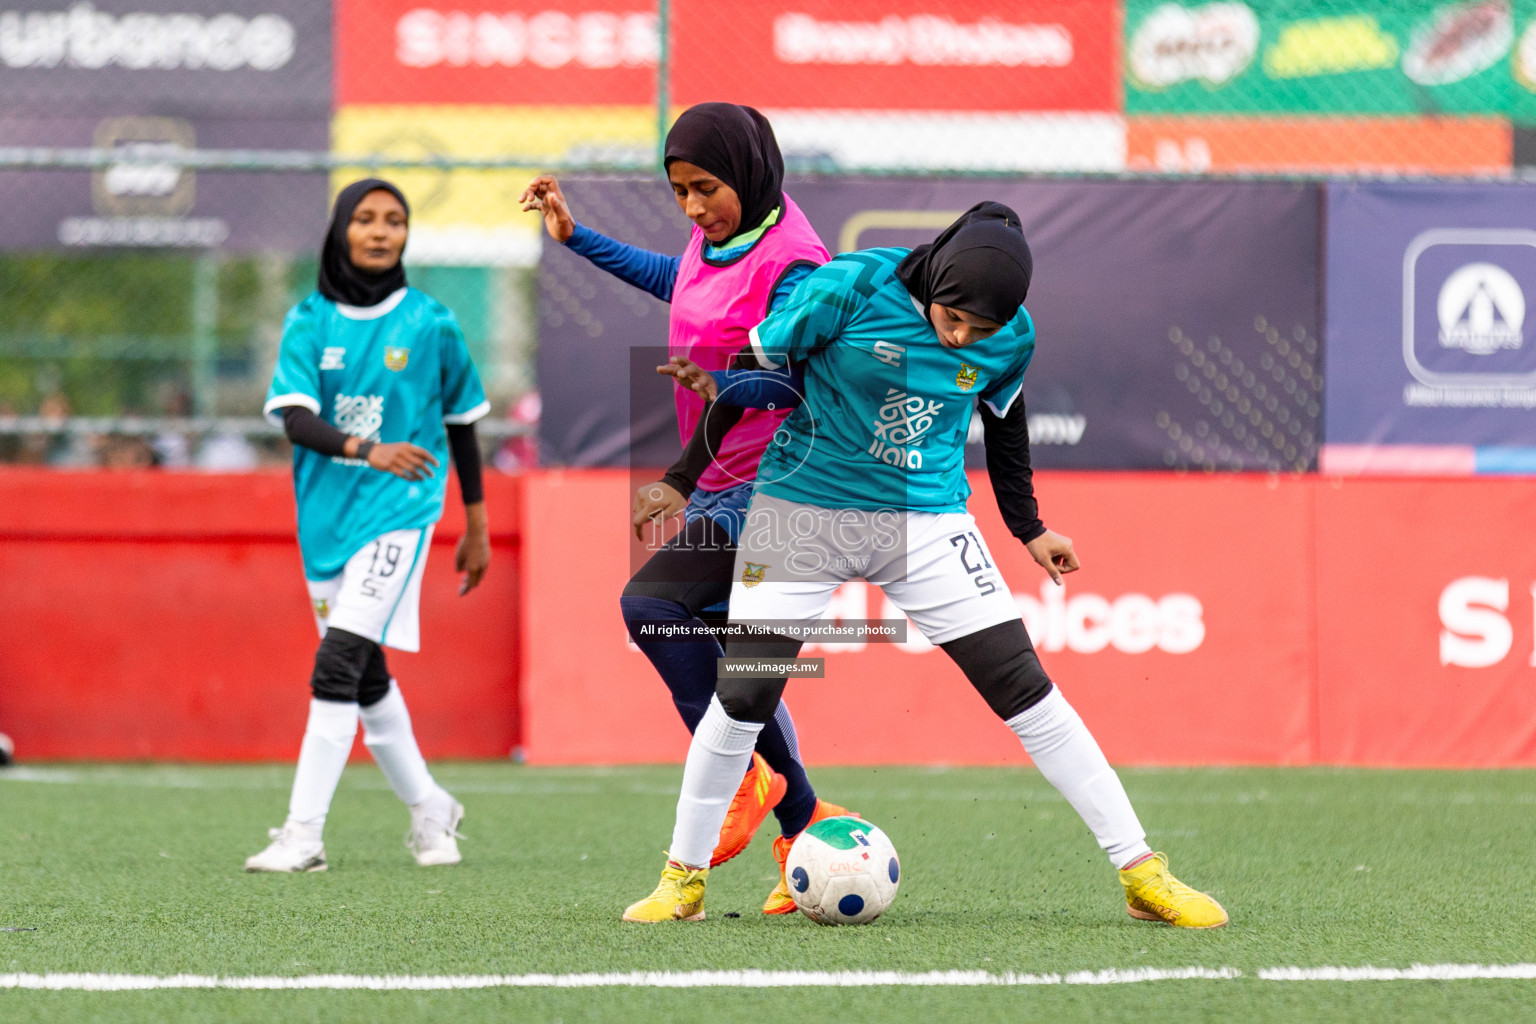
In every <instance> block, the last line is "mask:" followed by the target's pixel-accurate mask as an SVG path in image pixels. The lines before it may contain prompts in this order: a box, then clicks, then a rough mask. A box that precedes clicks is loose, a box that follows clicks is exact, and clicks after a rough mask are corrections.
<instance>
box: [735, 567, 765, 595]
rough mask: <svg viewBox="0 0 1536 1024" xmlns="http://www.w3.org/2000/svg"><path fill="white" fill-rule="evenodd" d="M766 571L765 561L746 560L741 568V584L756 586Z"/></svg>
mask: <svg viewBox="0 0 1536 1024" xmlns="http://www.w3.org/2000/svg"><path fill="white" fill-rule="evenodd" d="M767 572H768V566H767V564H765V563H758V562H748V563H747V564H746V565H745V566H743V567H742V570H741V585H742V586H744V587H746V588H748V589H749V590H750V589H751V588H752V587H755V586H757V585H758V584H759V583H761V582H763V576H764V575H765V574H766V573H767Z"/></svg>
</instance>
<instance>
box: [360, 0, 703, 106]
mask: <svg viewBox="0 0 1536 1024" xmlns="http://www.w3.org/2000/svg"><path fill="white" fill-rule="evenodd" d="M712 20H718V16H716V18H715V19H712ZM660 50H661V43H660V37H659V35H658V33H657V23H656V4H655V2H654V0H526V2H514V3H510V4H509V3H486V2H468V3H464V2H459V0H336V99H337V102H338V103H341V104H349V103H443V104H482V103H488V104H499V105H544V106H583V105H592V104H617V105H644V104H647V103H651V102H653V101H654V97H655V95H656V64H657V58H658V55H659V53H660Z"/></svg>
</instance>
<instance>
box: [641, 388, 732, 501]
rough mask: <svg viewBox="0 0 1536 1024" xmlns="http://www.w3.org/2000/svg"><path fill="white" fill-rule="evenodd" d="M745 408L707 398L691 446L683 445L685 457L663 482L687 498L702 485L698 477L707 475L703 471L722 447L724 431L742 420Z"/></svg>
mask: <svg viewBox="0 0 1536 1024" xmlns="http://www.w3.org/2000/svg"><path fill="white" fill-rule="evenodd" d="M744 411H745V410H744V409H742V408H741V406H739V405H720V404H718V403H716V402H706V403H705V405H704V413H703V415H701V416H700V417H699V422H698V424H697V425H696V426H695V427H694V428H693V437H691V438H689V439H688V447H686V448H684V449H683V454H682V457H681V458H679V459H678V460H677V461H676V462H674V463H673V464H672V468H671V469H669V470H667V472H666V474H665V475H663V476H662V478H661V481H662V483H664V484H667V485H669V486H670V487H672V488H674V489H675V490H676V491H677V493H678V494H681V495H682V496H683V497H685V498H687V497H689V496H691V495H692V494H693V492H694V491H695V490H696V489H697V488H698V486H699V477H701V476H703V475H704V471H705V470H706V469H708V468H709V464H710V463H711V462H713V461H714V458H715V456H714V453H715V452H717V451H719V450H720V445H721V444H722V443H723V442H724V441H725V435H726V434H728V433H730V430H731V428H732V427H734V426H735V425H736V424H738V423H740V422H741V414H742V413H743V412H744Z"/></svg>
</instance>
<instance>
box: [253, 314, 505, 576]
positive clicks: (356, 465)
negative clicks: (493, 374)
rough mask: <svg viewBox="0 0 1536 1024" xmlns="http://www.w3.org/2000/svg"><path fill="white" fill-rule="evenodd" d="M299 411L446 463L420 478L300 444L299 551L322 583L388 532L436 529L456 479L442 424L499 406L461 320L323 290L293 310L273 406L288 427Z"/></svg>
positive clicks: (296, 477)
mask: <svg viewBox="0 0 1536 1024" xmlns="http://www.w3.org/2000/svg"><path fill="white" fill-rule="evenodd" d="M290 405H298V406H303V407H304V408H306V409H309V410H310V411H311V412H313V413H315V414H316V415H318V416H320V417H321V418H322V419H324V420H325V421H326V422H327V423H329V424H331V425H332V426H334V427H335V428H336V429H337V430H340V431H341V432H342V433H344V434H353V435H356V436H358V437H362V438H366V439H368V440H370V441H378V442H397V441H409V442H411V443H412V444H417V445H420V446H421V447H423V448H425V449H427V451H429V452H431V453H432V455H433V456H434V457H435V458H436V459H437V461H438V465H437V467H436V469H435V470H434V471H433V473H434V475H433V476H431V477H429V478H428V479H426V480H418V481H414V482H413V481H410V480H404V479H402V478H400V477H398V476H395V475H394V474H393V473H381V472H379V471H378V470H376V469H373V468H371V467H369V466H368V464H367V463H365V462H363V461H362V460H360V459H346V458H341V457H339V456H336V457H332V456H328V455H321V454H320V453H319V452H315V451H311V450H310V449H308V448H304V447H301V446H299V445H295V446H294V449H293V488H294V493H295V496H296V497H297V499H298V511H299V548H300V550H301V551H302V552H303V555H304V575H305V576H306V577H308V578H309V579H312V580H324V579H329V578H331V577H332V576H335V575H336V574H337V573H338V572H340V571H341V570H342V567H343V566H344V565H345V564H346V561H347V559H348V558H350V557H351V556H352V555H353V554H354V553H355V552H357V551H358V550H359V549H361V548H362V547H363V545H365V544H367V543H368V542H369V541H371V540H373V539H374V538H375V537H377V536H379V535H380V534H382V533H388V532H389V531H390V530H406V529H414V528H417V527H422V526H427V525H429V524H431V523H435V522H437V520H438V519H439V518H440V517H441V516H442V514H443V494H444V491H445V488H446V482H447V477H448V437H447V433H446V432H445V430H444V429H443V424H445V423H473V422H474V421H475V420H477V419H479V418H480V417H482V416H484V415H485V414H486V413H487V412H488V411H490V403H489V402H487V401H486V398H485V390H484V389H483V388H482V387H481V386H480V377H479V375H478V374H477V373H476V372H475V365H474V363H473V362H472V361H471V360H470V357H469V349H468V348H467V347H465V344H464V334H463V332H462V331H461V330H459V324H458V321H457V320H455V319H454V316H453V314H452V313H451V312H449V310H448V308H447V307H446V306H444V305H443V304H442V303H440V302H438V301H436V300H435V299H431V298H429V297H427V296H426V295H424V294H422V293H421V292H419V291H417V290H416V289H414V288H403V289H401V290H400V291H398V292H395V293H394V295H391V296H390V297H389V298H387V299H385V300H384V301H383V302H381V303H379V304H378V305H377V306H369V307H366V308H357V307H352V306H343V305H340V304H338V303H335V302H331V301H330V300H329V299H326V298H325V297H323V296H322V295H321V294H320V293H319V292H314V293H312V294H311V295H310V296H309V297H308V298H306V299H305V300H304V301H303V302H301V303H299V304H298V305H297V306H295V307H294V308H293V309H291V310H289V312H288V318H287V320H286V321H285V322H284V324H283V340H282V346H281V348H280V349H279V351H278V356H277V368H276V369H275V370H274V371H273V374H272V386H271V387H270V388H269V389H268V391H267V401H266V406H265V410H264V411H265V412H266V414H267V416H268V418H270V419H273V420H278V419H279V410H281V409H282V408H284V407H285V406H290Z"/></svg>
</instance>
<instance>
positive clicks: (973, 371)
mask: <svg viewBox="0 0 1536 1024" xmlns="http://www.w3.org/2000/svg"><path fill="white" fill-rule="evenodd" d="M979 373H981V370H979V369H978V368H976V367H974V366H968V365H966V364H965V363H961V364H960V372H959V373H957V374H955V386H956V387H958V388H959V389H960V390H961V391H969V390H971V388H973V387H975V386H976V376H977V374H979Z"/></svg>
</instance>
